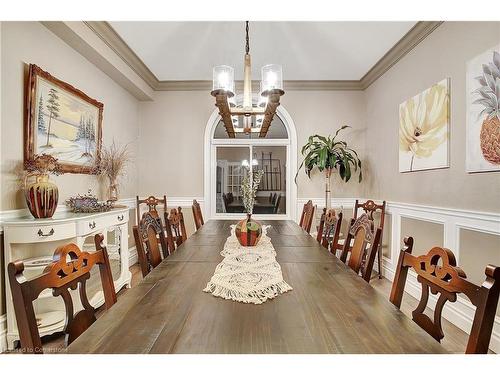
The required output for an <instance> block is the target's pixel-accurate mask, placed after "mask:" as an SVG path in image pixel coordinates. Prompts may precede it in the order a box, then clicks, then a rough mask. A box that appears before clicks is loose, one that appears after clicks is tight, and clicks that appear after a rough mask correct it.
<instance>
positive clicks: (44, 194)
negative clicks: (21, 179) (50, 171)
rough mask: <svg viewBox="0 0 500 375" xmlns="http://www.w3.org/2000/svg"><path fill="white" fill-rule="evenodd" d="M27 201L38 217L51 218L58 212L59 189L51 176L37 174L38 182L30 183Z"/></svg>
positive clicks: (26, 195)
mask: <svg viewBox="0 0 500 375" xmlns="http://www.w3.org/2000/svg"><path fill="white" fill-rule="evenodd" d="M25 197H26V203H27V204H28V209H29V210H30V212H31V214H32V215H33V216H34V217H35V218H36V219H46V218H51V217H52V215H54V212H56V208H57V201H58V199H59V191H58V189H57V186H56V184H54V183H52V182H50V181H49V176H47V175H40V176H36V182H34V183H32V184H29V185H28V186H27V187H26V192H25Z"/></svg>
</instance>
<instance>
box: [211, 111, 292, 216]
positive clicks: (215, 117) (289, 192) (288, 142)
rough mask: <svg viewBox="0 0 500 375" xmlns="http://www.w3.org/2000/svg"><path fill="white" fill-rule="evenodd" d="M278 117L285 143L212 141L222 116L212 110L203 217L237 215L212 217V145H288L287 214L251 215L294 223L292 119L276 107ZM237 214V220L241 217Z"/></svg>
mask: <svg viewBox="0 0 500 375" xmlns="http://www.w3.org/2000/svg"><path fill="white" fill-rule="evenodd" d="M276 113H277V115H278V116H279V117H280V118H281V120H282V121H283V123H284V125H285V127H286V130H287V132H288V140H273V139H254V140H246V139H221V140H214V133H215V127H216V126H217V124H218V123H219V121H220V119H221V117H220V115H219V112H218V110H217V109H216V110H214V111H213V112H212V115H211V116H210V118H209V119H208V121H207V125H206V126H205V137H204V179H203V190H204V202H205V205H204V215H205V216H206V217H207V218H209V219H212V218H215V217H217V218H218V219H223V218H231V219H233V218H236V217H237V216H236V214H224V215H223V214H217V215H216V214H215V193H214V191H213V189H215V170H216V165H217V164H216V155H215V146H217V145H229V144H231V145H238V144H242V145H243V144H245V145H247V144H256V145H257V144H258V145H266V144H268V145H273V146H276V145H288V148H287V168H286V173H287V177H286V178H287V184H286V188H287V199H286V215H254V216H255V218H257V219H263V220H264V219H271V220H272V219H290V220H296V211H297V210H296V206H297V185H296V184H295V183H294V182H293V177H294V176H295V173H296V171H297V131H296V129H295V124H294V122H293V119H292V117H291V116H290V114H289V113H288V112H287V110H286V109H285V108H284V107H283V106H281V105H280V106H279V107H278V108H277V111H276ZM240 216H241V215H239V216H238V217H240Z"/></svg>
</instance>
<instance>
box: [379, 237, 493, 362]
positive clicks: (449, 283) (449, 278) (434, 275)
mask: <svg viewBox="0 0 500 375" xmlns="http://www.w3.org/2000/svg"><path fill="white" fill-rule="evenodd" d="M412 250H413V237H407V238H405V239H404V247H403V249H402V250H401V252H400V254H399V260H398V265H397V268H396V275H395V277H394V281H393V283H392V290H391V295H390V298H389V299H390V301H391V302H392V303H393V304H394V305H395V306H396V307H398V308H400V307H401V300H402V298H403V293H404V288H405V284H406V278H407V276H408V270H409V269H410V268H411V269H413V271H415V272H416V274H417V281H418V282H419V283H420V284H421V286H422V294H421V297H420V301H419V304H418V306H417V308H416V309H415V310H414V311H413V312H412V317H413V320H414V321H415V323H417V324H418V325H419V326H420V327H422V328H423V329H424V330H425V331H426V332H427V333H429V334H430V335H431V336H432V337H434V338H435V339H436V340H437V341H438V342H441V339H442V338H443V337H444V333H443V329H442V327H441V314H442V311H443V307H444V304H445V303H446V302H447V301H450V302H455V301H456V300H457V295H458V294H459V293H462V294H465V295H466V296H467V298H468V299H469V300H470V302H472V304H473V305H474V306H475V307H476V312H475V314H474V320H473V322H472V329H471V331H470V334H469V340H468V342H467V348H466V350H465V353H466V354H469V353H475V354H486V353H488V347H489V344H490V339H491V333H492V330H493V323H494V321H495V314H496V310H497V305H498V296H499V291H500V267H497V266H493V265H491V264H490V265H488V266H487V267H486V269H485V271H484V273H485V275H486V280H485V281H484V282H483V284H482V285H481V286H478V285H475V284H473V283H472V282H470V281H469V280H467V276H466V275H465V272H464V271H463V270H462V269H461V268H460V267H458V266H457V262H456V259H455V255H454V254H453V253H452V252H451V251H450V250H449V249H446V248H443V247H434V248H432V249H431V250H430V251H429V252H428V253H427V254H425V255H420V256H414V255H412V254H411V252H412ZM429 291H430V292H431V293H432V294H438V293H439V298H438V300H437V304H436V307H435V309H434V317H433V319H431V318H430V317H429V316H428V315H426V314H425V308H426V306H427V302H428V299H429Z"/></svg>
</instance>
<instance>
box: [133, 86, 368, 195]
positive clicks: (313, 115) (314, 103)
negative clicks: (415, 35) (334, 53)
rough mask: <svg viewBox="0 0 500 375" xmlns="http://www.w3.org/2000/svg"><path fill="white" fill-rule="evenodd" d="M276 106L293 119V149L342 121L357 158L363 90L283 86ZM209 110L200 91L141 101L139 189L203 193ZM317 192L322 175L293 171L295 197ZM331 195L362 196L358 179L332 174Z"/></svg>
mask: <svg viewBox="0 0 500 375" xmlns="http://www.w3.org/2000/svg"><path fill="white" fill-rule="evenodd" d="M285 89H286V87H285ZM282 105H283V107H284V108H285V109H286V110H287V111H288V112H289V113H290V115H291V117H292V119H293V121H294V123H295V127H296V129H297V139H298V149H299V150H300V148H301V146H302V145H303V144H304V143H305V142H306V140H307V137H309V135H313V134H322V135H327V134H332V133H333V132H335V130H336V129H337V128H338V127H340V126H341V125H344V124H347V125H350V126H352V129H347V130H346V131H345V136H344V138H345V139H346V140H347V141H348V142H350V143H351V144H352V147H353V148H355V149H356V150H357V151H359V153H360V156H361V158H363V156H364V137H365V133H366V129H365V126H366V122H365V115H364V93H363V92H361V91H287V92H286V94H285V96H283V98H282ZM214 109H215V108H214V99H213V97H212V96H210V95H209V93H208V92H206V91H177V92H171V91H168V92H167V91H164V92H156V93H155V100H154V101H153V102H144V103H141V107H140V112H141V121H140V122H141V126H140V139H141V143H140V150H139V154H140V158H139V162H138V168H139V178H140V183H139V192H140V194H142V195H144V194H152V193H155V194H160V193H163V192H167V193H168V195H169V196H177V197H189V196H198V197H200V196H203V194H204V192H203V170H204V167H203V166H204V160H203V159H204V156H203V146H204V145H203V143H204V134H205V127H206V124H207V121H208V119H209V117H210V116H211V114H212V112H213V111H214ZM301 160H302V159H301V158H300V155H299V161H301ZM153 171H161V173H159V174H155V173H152V172H153ZM323 194H324V185H323V178H322V176H320V175H319V174H317V173H315V174H314V175H313V178H312V181H309V180H308V178H307V176H306V175H305V174H304V172H303V171H302V172H301V173H300V174H299V178H298V196H299V197H322V196H323ZM333 194H334V196H337V197H352V196H358V195H363V184H358V183H357V179H356V178H354V179H353V180H352V181H350V182H349V183H348V184H344V183H341V182H340V181H339V180H338V179H337V178H336V179H335V180H334V183H333Z"/></svg>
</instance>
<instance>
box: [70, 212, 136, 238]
mask: <svg viewBox="0 0 500 375" xmlns="http://www.w3.org/2000/svg"><path fill="white" fill-rule="evenodd" d="M126 222H128V212H113V213H109V214H107V215H105V216H98V217H95V218H88V219H85V220H79V221H78V222H77V224H76V232H77V234H78V236H85V235H88V234H90V233H93V232H96V231H102V230H104V229H105V228H109V227H111V226H114V225H120V224H122V223H126Z"/></svg>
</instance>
